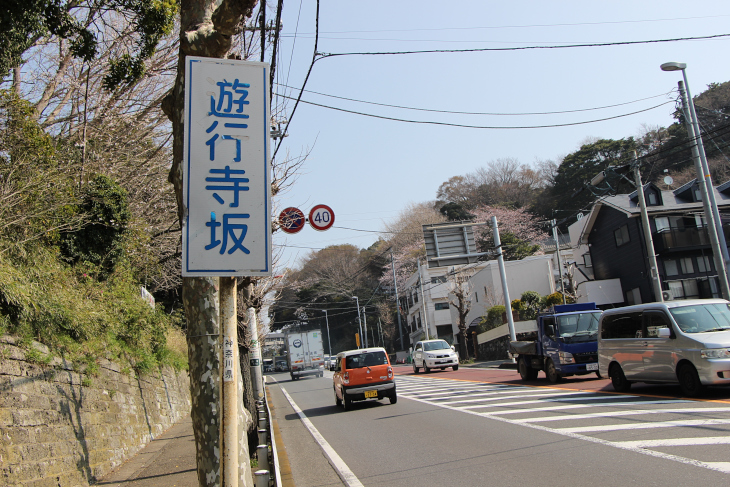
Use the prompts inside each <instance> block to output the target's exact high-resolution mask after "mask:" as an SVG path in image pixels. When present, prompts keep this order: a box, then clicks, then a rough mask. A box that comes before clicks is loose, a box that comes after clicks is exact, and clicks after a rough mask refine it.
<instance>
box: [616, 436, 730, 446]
mask: <svg viewBox="0 0 730 487" xmlns="http://www.w3.org/2000/svg"><path fill="white" fill-rule="evenodd" d="M613 443H616V445H618V446H626V447H629V448H660V447H663V446H693V445H730V436H706V437H700V438H667V439H664V440H634V441H614V442H613Z"/></svg>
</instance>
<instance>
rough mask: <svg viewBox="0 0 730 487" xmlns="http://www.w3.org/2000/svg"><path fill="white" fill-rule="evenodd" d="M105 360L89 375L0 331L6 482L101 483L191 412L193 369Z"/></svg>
mask: <svg viewBox="0 0 730 487" xmlns="http://www.w3.org/2000/svg"><path fill="white" fill-rule="evenodd" d="M34 348H35V349H36V350H37V351H39V352H41V353H42V354H47V353H48V350H47V349H46V348H45V347H44V346H43V345H40V344H34ZM34 355H37V354H34ZM99 365H100V370H99V373H98V374H97V375H96V376H87V375H84V374H79V373H78V372H76V371H75V370H74V367H73V365H72V364H70V363H67V362H64V361H62V360H61V359H58V358H54V359H53V360H52V361H51V362H50V363H49V364H48V365H39V364H34V363H31V362H29V361H28V360H26V354H25V352H24V350H23V349H21V348H19V347H18V346H16V341H15V340H14V339H13V338H11V337H7V336H5V337H2V338H0V485H3V486H8V487H20V486H23V487H31V486H32V487H41V486H43V487H45V486H53V487H67V486H68V487H74V486H88V485H91V484H94V482H95V481H96V480H97V479H99V478H100V477H102V476H104V475H105V474H107V473H108V472H110V471H111V470H112V469H113V468H115V467H117V466H118V465H120V464H121V463H122V462H124V461H125V460H127V459H128V458H130V457H131V456H132V455H134V454H135V453H136V452H137V451H139V450H140V449H141V448H142V447H144V446H145V445H146V444H147V443H148V442H149V441H150V440H152V439H154V438H155V437H157V436H158V435H160V434H161V433H162V432H164V431H165V430H167V429H168V428H169V427H170V426H172V425H173V424H174V423H176V422H177V421H178V420H180V419H181V418H183V417H185V416H186V415H187V414H189V413H190V404H191V402H190V384H189V380H188V374H187V372H185V371H182V372H178V371H175V370H174V369H172V368H169V367H165V368H162V369H160V370H157V371H155V372H153V373H149V374H147V375H143V376H136V375H135V374H134V372H130V371H123V370H121V368H120V367H119V366H118V365H116V364H114V363H112V362H109V361H107V360H101V361H100V363H99Z"/></svg>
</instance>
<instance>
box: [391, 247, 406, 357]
mask: <svg viewBox="0 0 730 487" xmlns="http://www.w3.org/2000/svg"><path fill="white" fill-rule="evenodd" d="M390 267H391V269H393V289H394V290H395V312H396V314H397V315H398V337H399V338H400V348H401V350H405V349H406V348H405V346H404V345H403V331H402V330H401V324H400V301H399V300H398V282H397V280H396V278H395V262H394V261H393V252H391V253H390Z"/></svg>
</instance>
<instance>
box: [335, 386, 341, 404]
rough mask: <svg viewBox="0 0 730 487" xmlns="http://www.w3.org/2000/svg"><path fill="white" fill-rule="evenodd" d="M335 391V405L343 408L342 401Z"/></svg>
mask: <svg viewBox="0 0 730 487" xmlns="http://www.w3.org/2000/svg"><path fill="white" fill-rule="evenodd" d="M333 390H334V391H335V404H336V405H337V407H340V406H342V399H340V397H339V396H338V395H337V389H333Z"/></svg>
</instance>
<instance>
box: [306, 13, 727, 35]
mask: <svg viewBox="0 0 730 487" xmlns="http://www.w3.org/2000/svg"><path fill="white" fill-rule="evenodd" d="M718 17H730V15H706V16H702V17H674V18H668V19H640V20H615V21H603V22H574V23H560V24H525V25H490V26H477V27H438V28H421V29H375V30H347V31H327V32H322V34H367V33H371V32H442V31H446V30H462V31H464V30H488V29H489V30H491V29H524V28H533V27H575V26H581V25H614V24H638V23H645V22H673V21H677V20H700V19H714V18H718ZM306 35H311V32H309V33H306Z"/></svg>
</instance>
